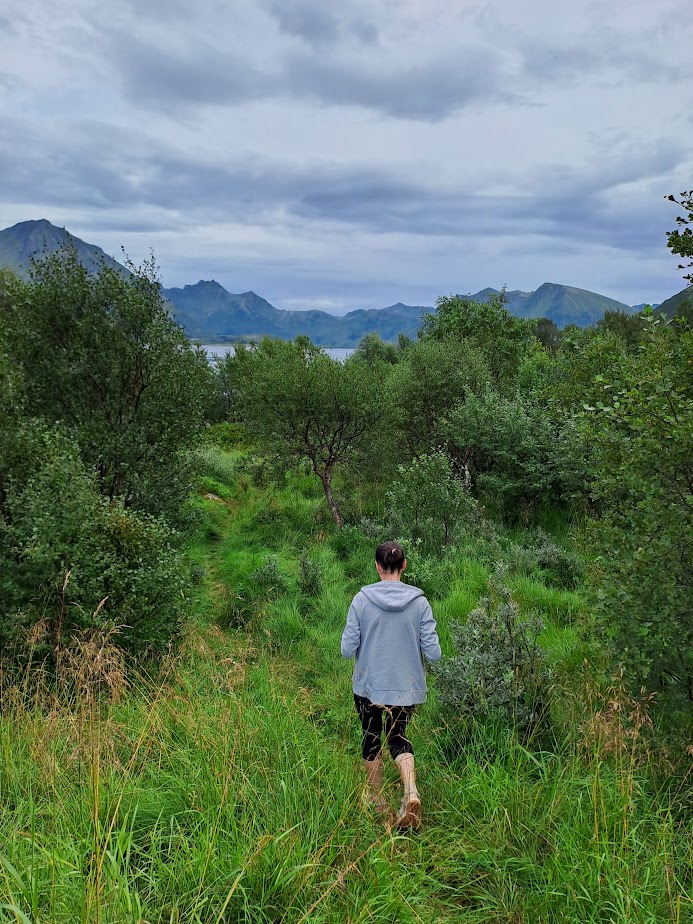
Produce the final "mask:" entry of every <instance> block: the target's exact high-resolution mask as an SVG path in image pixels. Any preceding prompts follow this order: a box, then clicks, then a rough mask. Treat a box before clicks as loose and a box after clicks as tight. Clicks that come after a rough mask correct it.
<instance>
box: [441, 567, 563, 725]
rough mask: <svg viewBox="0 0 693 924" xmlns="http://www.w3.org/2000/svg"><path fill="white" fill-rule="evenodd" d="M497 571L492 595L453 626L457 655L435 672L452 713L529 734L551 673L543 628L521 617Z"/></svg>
mask: <svg viewBox="0 0 693 924" xmlns="http://www.w3.org/2000/svg"><path fill="white" fill-rule="evenodd" d="M504 580H505V572H504V570H503V569H502V568H500V567H499V568H498V570H497V572H496V574H495V575H494V577H493V578H491V580H490V581H489V596H488V597H486V598H485V599H483V600H482V601H481V603H480V605H479V606H478V607H477V608H476V609H475V610H473V611H472V612H471V613H470V614H469V616H468V617H467V620H466V622H465V623H455V624H454V625H453V627H452V638H453V644H454V648H455V654H454V656H453V657H451V658H444V659H443V660H442V661H441V662H440V663H439V664H438V665H437V666H436V668H435V673H436V677H437V690H438V698H439V699H440V701H441V703H443V704H444V705H445V706H446V707H447V708H448V709H449V710H451V711H452V713H453V714H456V715H459V716H461V717H468V718H473V719H476V720H481V721H483V720H485V719H492V718H495V717H498V716H501V717H503V718H504V719H505V720H506V721H509V722H511V723H512V724H513V725H514V726H515V727H516V728H518V729H519V730H520V731H522V732H527V731H529V730H531V728H532V727H533V726H535V725H536V723H537V721H538V720H539V719H541V718H542V716H543V714H544V711H545V709H546V706H547V696H548V684H549V680H550V673H549V670H548V668H547V666H546V656H545V654H544V652H543V651H542V649H541V648H540V647H539V644H538V642H537V638H538V636H539V634H540V633H541V632H542V630H543V628H544V626H543V623H542V622H541V620H540V619H537V618H536V617H524V618H523V617H521V616H520V613H519V608H518V606H517V604H516V603H515V602H514V600H513V599H512V596H511V592H510V590H508V588H507V587H506V586H505V584H504Z"/></svg>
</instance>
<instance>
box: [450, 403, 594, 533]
mask: <svg viewBox="0 0 693 924" xmlns="http://www.w3.org/2000/svg"><path fill="white" fill-rule="evenodd" d="M447 433H448V439H449V440H450V442H451V443H452V444H453V445H455V446H456V447H457V449H458V451H459V453H460V454H461V455H462V457H463V458H464V459H465V460H466V462H467V464H468V466H469V468H470V470H472V471H473V472H474V479H473V480H474V485H475V488H476V490H477V491H478V493H479V495H480V497H481V498H483V500H484V502H485V503H486V504H487V506H488V507H489V508H490V509H492V510H496V511H498V512H500V513H502V514H504V515H506V516H509V517H510V518H511V519H520V518H525V519H526V518H527V517H528V516H529V514H530V512H531V510H532V508H533V507H534V506H536V504H537V503H538V502H539V501H541V500H544V499H545V500H550V501H553V502H556V501H560V500H562V499H565V498H566V497H569V496H571V495H572V494H573V493H575V492H576V491H577V489H578V487H579V486H580V485H581V484H582V479H583V477H584V476H583V472H584V463H583V459H582V453H581V445H580V443H581V441H580V437H579V434H578V432H577V431H576V429H575V427H574V426H572V423H571V421H570V420H568V421H565V420H564V421H563V422H562V423H561V424H557V423H556V422H555V421H554V420H553V419H552V418H551V417H550V416H549V415H548V414H547V413H546V410H545V408H543V407H542V406H541V405H540V404H539V403H538V402H537V401H534V400H532V398H531V397H529V396H527V395H525V394H522V393H518V394H516V395H514V396H512V397H504V396H502V395H499V394H498V393H497V392H493V391H489V392H487V393H485V394H483V395H470V396H469V397H468V398H467V400H466V401H465V402H464V403H462V404H460V405H458V406H457V407H456V408H455V410H454V411H452V413H451V414H450V419H449V425H448V428H447Z"/></svg>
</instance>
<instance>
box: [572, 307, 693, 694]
mask: <svg viewBox="0 0 693 924" xmlns="http://www.w3.org/2000/svg"><path fill="white" fill-rule="evenodd" d="M648 323H649V330H648V333H647V337H646V340H645V343H644V345H643V347H642V349H641V350H640V351H639V352H638V353H637V354H635V355H633V356H625V357H623V358H622V360H621V363H620V367H619V368H618V369H617V370H615V371H613V372H612V375H610V376H609V377H606V376H599V377H598V382H597V384H598V385H599V388H600V391H601V397H600V398H598V399H596V400H595V401H594V403H593V404H588V405H586V420H585V425H586V427H588V428H589V433H590V436H591V439H592V440H593V444H594V452H593V458H594V462H593V491H594V494H595V498H596V500H597V502H598V503H599V506H600V509H601V511H602V515H601V517H600V519H599V520H598V521H597V522H596V523H595V525H594V530H593V535H592V539H593V543H594V546H593V547H594V551H595V553H596V554H597V556H598V559H597V561H598V575H597V578H598V588H599V596H598V627H599V629H600V630H601V632H602V634H603V636H604V637H605V638H606V640H607V641H608V643H609V645H610V647H611V650H612V653H613V655H614V658H615V659H616V661H617V662H621V663H623V664H624V666H625V668H626V670H627V674H628V677H629V678H630V679H631V680H632V681H633V682H634V684H636V686H637V687H639V686H641V685H644V686H646V687H647V688H648V689H654V690H658V689H667V688H669V689H671V690H678V691H680V692H683V693H685V694H686V695H687V696H688V697H689V698H691V699H693V593H692V588H691V580H690V578H691V561H693V455H692V454H691V446H693V379H692V377H691V368H692V367H693V332H692V331H691V330H690V329H689V328H686V329H681V330H676V329H675V328H674V327H671V326H667V325H664V324H663V323H662V322H661V320H659V319H655V318H654V317H651V318H650V319H649V321H648Z"/></svg>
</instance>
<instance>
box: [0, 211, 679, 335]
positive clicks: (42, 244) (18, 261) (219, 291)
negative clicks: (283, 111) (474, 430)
mask: <svg viewBox="0 0 693 924" xmlns="http://www.w3.org/2000/svg"><path fill="white" fill-rule="evenodd" d="M65 246H72V247H74V248H75V249H76V251H77V255H78V257H79V259H80V260H81V261H82V263H83V264H84V265H85V266H86V267H87V268H88V269H90V270H94V271H95V270H97V269H98V268H99V266H100V265H101V262H102V261H103V262H105V263H106V265H107V266H110V267H113V268H116V269H118V270H119V271H121V272H123V273H127V272H128V270H127V269H125V267H123V266H121V265H120V264H119V263H117V262H116V261H115V260H114V259H113V258H112V257H109V256H108V255H107V254H105V253H104V251H103V250H102V249H101V248H100V247H97V246H96V245H95V244H88V243H86V242H85V241H82V240H80V239H79V238H78V237H75V236H74V235H73V234H70V232H69V231H66V230H65V228H57V227H56V226H55V225H52V224H51V223H50V222H49V221H46V220H45V219H42V220H40V221H23V222H20V223H19V224H16V225H14V226H13V227H11V228H6V229H5V230H4V231H0V266H9V267H10V268H12V269H13V270H15V271H16V272H18V273H20V274H21V275H27V273H28V270H29V268H30V265H31V258H32V257H34V256H39V255H40V254H41V253H42V252H46V253H52V252H54V251H57V250H59V249H60V248H62V247H65ZM689 291H690V290H684V292H681V293H679V295H676V296H674V298H673V299H668V301H667V302H664V303H663V305H661V306H660V310H663V309H664V310H668V308H665V306H671V303H672V302H674V300H675V299H679V300H682V299H683V297H685V296H686V295H687V294H688V293H689ZM163 294H164V297H165V298H166V299H167V300H168V302H169V303H170V306H171V312H172V314H173V315H174V317H175V318H176V320H177V321H178V322H179V324H181V325H182V327H183V328H184V330H185V332H186V333H187V334H188V336H189V337H192V338H194V339H196V340H202V341H207V342H210V341H214V340H217V341H218V340H221V341H225V340H226V341H229V340H236V339H248V338H255V337H261V336H263V335H268V336H272V337H282V338H284V339H293V338H294V337H296V336H297V335H298V334H307V335H308V336H309V337H310V338H311V340H312V341H313V342H314V343H316V344H317V345H319V346H331V347H355V346H356V345H357V343H358V342H359V340H360V339H361V338H362V337H363V336H364V334H367V333H371V332H375V333H378V334H380V336H381V337H382V338H383V339H384V340H396V339H397V335H398V334H400V333H401V334H406V335H407V336H409V337H416V334H417V332H418V330H419V327H420V325H421V316H422V314H424V313H425V312H427V311H433V308H430V307H429V308H427V307H425V306H423V305H404V304H402V303H401V302H397V303H396V304H395V305H389V306H388V307H387V308H368V309H364V308H359V309H357V310H355V311H350V312H349V313H348V314H345V315H344V316H342V317H337V316H335V315H332V314H328V313H327V312H326V311H316V310H313V311H281V310H279V309H278V308H275V307H274V305H271V304H270V303H269V302H268V301H267V300H266V299H264V298H262V297H261V296H260V295H257V294H256V293H255V292H242V293H240V294H238V295H235V294H233V293H232V292H228V291H227V290H226V289H225V288H224V287H223V286H222V285H220V283H218V282H216V280H214V279H211V280H200V281H199V282H197V283H195V285H186V286H183V288H171V289H163ZM498 294H499V290H498V289H492V288H486V289H482V290H481V291H479V292H476V293H475V294H474V295H472V296H470V297H471V298H473V299H475V300H478V301H486V300H487V299H488V298H490V297H491V296H492V295H498ZM505 297H506V304H507V308H508V310H509V311H510V312H511V314H514V315H516V316H518V317H522V318H541V317H545V318H550V319H551V320H552V321H553V322H554V323H555V324H556V325H557V327H559V328H560V327H565V326H566V325H567V324H576V325H578V326H580V327H586V326H588V325H590V324H595V323H596V322H597V321H598V320H599V319H600V318H602V317H603V316H604V312H605V311H606V310H611V311H625V312H627V313H629V314H632V313H634V312H635V311H637V310H639V306H636V307H634V308H632V307H630V306H629V305H625V304H623V303H622V302H617V301H615V300H614V299H612V298H607V297H606V296H604V295H598V294H597V293H596V292H589V291H587V290H586V289H578V288H575V287H574V286H564V285H559V284H557V283H553V282H545V283H544V284H543V285H541V286H539V288H538V289H537V290H536V291H534V292H523V291H521V290H519V289H511V290H508V291H506V292H505ZM677 304H678V302H676V303H675V304H674V306H673V307H672V308H671V311H672V314H673V311H675V308H676V305H677Z"/></svg>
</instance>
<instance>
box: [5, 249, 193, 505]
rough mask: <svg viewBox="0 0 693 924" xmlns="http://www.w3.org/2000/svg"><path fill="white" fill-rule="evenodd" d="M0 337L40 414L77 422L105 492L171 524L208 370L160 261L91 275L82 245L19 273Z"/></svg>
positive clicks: (186, 483)
mask: <svg viewBox="0 0 693 924" xmlns="http://www.w3.org/2000/svg"><path fill="white" fill-rule="evenodd" d="M10 300H11V308H10V309H9V310H7V311H5V312H3V315H2V319H1V320H0V337H1V338H2V340H3V341H4V343H5V348H6V350H7V352H8V353H9V354H10V355H11V356H12V359H13V362H14V363H15V364H16V366H17V368H18V370H19V372H20V373H21V375H22V379H23V388H24V390H25V392H26V403H27V407H28V408H30V409H31V413H32V415H34V416H37V417H41V418H44V419H45V420H47V421H48V422H51V423H60V424H61V425H63V426H65V427H67V428H69V430H70V431H71V432H72V433H73V434H74V437H75V439H76V441H77V443H78V445H79V447H80V451H81V454H82V458H83V459H84V461H85V464H86V465H87V466H88V467H89V468H94V469H95V470H96V472H97V474H98V483H99V487H100V490H101V491H102V493H103V494H104V495H105V496H106V497H108V498H109V499H112V500H114V499H119V500H121V501H122V502H123V503H124V504H125V505H126V506H127V507H134V508H136V509H139V510H143V511H145V512H148V513H152V514H155V515H160V514H163V515H164V516H166V517H167V519H169V520H170V521H171V522H178V521H180V516H181V508H182V504H183V502H184V500H185V498H186V497H187V495H188V493H189V491H190V488H191V485H192V472H191V469H190V466H189V464H188V461H187V459H186V457H185V453H184V451H183V450H187V449H188V448H189V446H190V444H191V442H192V440H193V437H194V436H195V434H196V433H197V432H198V431H199V429H200V426H201V424H202V421H203V417H204V414H205V410H206V391H207V389H208V387H209V384H210V382H211V373H210V370H209V366H208V364H207V361H206V357H205V355H204V352H203V351H202V350H196V349H194V348H193V347H191V345H190V343H189V341H188V340H187V338H186V337H185V336H184V334H183V332H182V330H181V328H180V327H178V325H177V324H176V323H175V322H174V321H173V320H172V319H171V317H170V315H169V314H168V311H167V309H166V306H165V303H164V301H163V299H162V296H161V291H160V287H159V283H158V279H157V277H156V271H155V267H154V266H153V264H151V263H150V264H148V265H146V266H145V267H144V268H143V269H141V270H135V271H134V272H133V273H132V274H128V275H127V276H125V275H123V274H122V273H121V272H120V271H118V270H117V269H112V268H109V267H107V266H105V265H104V266H102V267H101V270H100V272H99V273H98V274H96V275H94V274H91V273H90V272H88V271H87V270H86V269H85V268H84V267H83V266H82V265H81V264H80V262H79V259H78V256H77V253H76V251H75V250H74V249H67V250H65V251H63V252H59V253H56V254H54V255H49V256H44V257H43V258H41V259H40V260H38V261H37V262H35V263H34V266H33V269H32V273H31V278H30V280H29V281H28V282H27V283H20V282H19V281H18V280H15V281H14V283H13V284H12V286H11V288H10Z"/></svg>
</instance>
